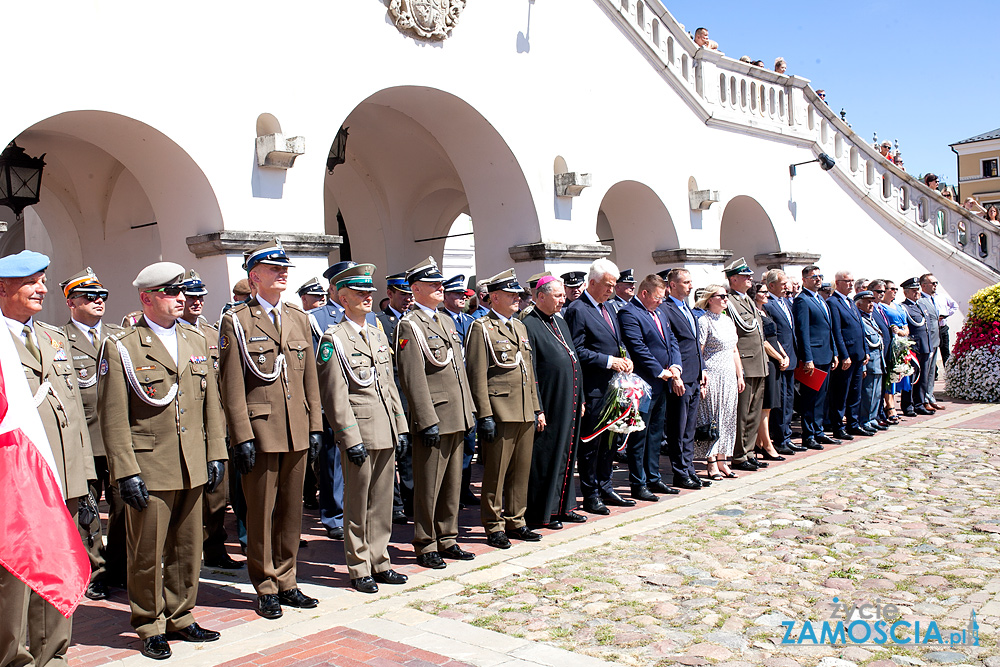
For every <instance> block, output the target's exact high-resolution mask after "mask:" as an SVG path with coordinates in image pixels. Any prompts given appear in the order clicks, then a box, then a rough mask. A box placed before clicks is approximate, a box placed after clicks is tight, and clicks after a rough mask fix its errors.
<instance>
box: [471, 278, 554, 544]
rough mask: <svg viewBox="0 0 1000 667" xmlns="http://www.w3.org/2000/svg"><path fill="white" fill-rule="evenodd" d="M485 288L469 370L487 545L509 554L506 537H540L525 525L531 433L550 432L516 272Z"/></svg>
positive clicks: (474, 325) (490, 281)
mask: <svg viewBox="0 0 1000 667" xmlns="http://www.w3.org/2000/svg"><path fill="white" fill-rule="evenodd" d="M486 285H487V289H488V290H489V292H490V307H491V309H490V312H489V313H488V314H486V315H484V316H483V317H480V318H479V319H478V320H476V321H475V322H473V323H472V326H471V327H469V333H468V336H467V337H466V341H465V349H466V370H467V372H468V375H469V385H470V387H471V391H472V398H473V400H474V401H475V404H476V415H477V417H478V420H479V426H478V431H479V438H480V447H481V448H482V451H483V458H484V465H485V471H484V472H483V491H482V495H481V500H480V508H481V513H482V520H483V527H484V528H485V529H486V542H487V543H488V544H489V545H490V546H492V547H496V548H498V549H509V548H510V540H509V539H508V538H514V539H518V540H527V541H531V542H537V541H538V540H540V539H542V536H541V535H540V534H538V533H536V532H534V531H533V530H531V529H529V528H528V527H527V526H526V525H525V522H524V513H525V510H526V509H527V502H528V477H529V475H530V472H531V450H532V442H533V441H534V431H535V428H536V425H537V428H538V430H540V431H541V430H543V429H544V428H545V415H544V414H542V413H541V411H540V410H539V409H538V395H537V394H536V393H535V375H534V372H533V370H532V361H531V344H530V343H529V342H528V330H527V329H526V328H525V327H524V323H523V322H521V320H519V319H517V318H516V317H514V315H516V314H517V309H518V304H519V302H520V293H521V286H520V285H518V284H517V277H516V276H515V275H514V269H508V270H507V271H504V272H503V273H500V274H497V275H495V276H493V277H492V278H490V279H488V280H487V281H486ZM501 507H502V508H503V513H502V514H501Z"/></svg>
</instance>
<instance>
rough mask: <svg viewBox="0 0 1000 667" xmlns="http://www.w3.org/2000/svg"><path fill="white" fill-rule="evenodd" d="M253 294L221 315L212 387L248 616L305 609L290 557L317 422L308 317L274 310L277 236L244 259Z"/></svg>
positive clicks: (279, 288) (281, 260) (281, 271)
mask: <svg viewBox="0 0 1000 667" xmlns="http://www.w3.org/2000/svg"><path fill="white" fill-rule="evenodd" d="M244 258H245V261H244V264H243V266H244V268H245V269H246V270H247V274H248V276H249V280H250V284H251V287H252V289H254V290H255V292H254V296H253V297H252V298H251V299H250V301H249V302H247V303H245V304H240V305H238V306H235V307H233V309H232V310H230V311H229V312H228V313H226V316H225V317H224V318H222V326H221V335H220V336H219V347H220V358H219V367H220V382H221V387H222V401H223V407H224V408H225V411H226V422H227V423H228V425H229V440H230V443H231V445H232V448H233V461H234V463H235V465H236V466H237V467H238V468H239V471H240V474H242V476H243V493H244V496H245V497H246V503H247V571H248V573H249V575H250V581H251V583H252V584H253V586H254V588H255V589H256V591H257V607H256V611H257V613H258V614H260V615H261V616H263V617H264V618H272V619H273V618H279V617H280V616H281V613H282V612H281V607H282V605H284V606H289V607H300V608H304V609H311V608H313V607H315V606H316V605H317V603H318V601H317V600H316V599H315V598H312V597H309V596H307V595H305V594H304V593H303V592H302V591H300V590H299V588H298V585H297V583H296V581H295V559H296V557H297V555H298V552H299V536H300V534H301V532H302V485H303V481H304V480H305V474H306V460H307V456H308V452H309V450H313V451H317V450H318V449H319V446H320V441H321V439H322V430H323V420H322V412H321V407H320V398H319V383H318V382H317V380H316V355H315V353H314V351H313V346H312V340H311V333H312V332H311V329H310V326H309V318H308V316H307V315H306V313H305V311H303V310H302V309H301V308H299V307H298V306H295V305H292V304H289V303H281V294H282V292H284V291H285V289H286V287H287V282H288V267H289V266H291V265H292V263H291V261H289V259H288V256H287V255H286V254H285V250H284V248H282V246H281V242H280V241H278V240H277V239H275V240H274V242H272V243H265V244H263V245H260V246H257V247H256V248H254V249H253V250H250V251H247V252H246V253H245V254H244Z"/></svg>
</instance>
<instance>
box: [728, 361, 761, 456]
mask: <svg viewBox="0 0 1000 667" xmlns="http://www.w3.org/2000/svg"><path fill="white" fill-rule="evenodd" d="M766 379H767V378H744V381H745V382H746V387H745V388H744V389H743V391H742V392H740V395H739V398H737V399H736V443H735V444H734V445H733V461H746V460H747V458H749V457H750V456H751V455H752V454H753V451H754V447H756V445H757V429H758V428H759V427H760V419H761V414H760V410H761V406H763V405H764V380H766Z"/></svg>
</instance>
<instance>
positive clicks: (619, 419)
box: [582, 372, 652, 448]
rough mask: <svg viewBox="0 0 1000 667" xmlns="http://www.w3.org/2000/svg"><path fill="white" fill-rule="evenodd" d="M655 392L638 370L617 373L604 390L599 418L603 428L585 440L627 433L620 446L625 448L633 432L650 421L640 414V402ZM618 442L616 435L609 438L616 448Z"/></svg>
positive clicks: (599, 428)
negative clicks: (646, 421)
mask: <svg viewBox="0 0 1000 667" xmlns="http://www.w3.org/2000/svg"><path fill="white" fill-rule="evenodd" d="M651 391H652V389H651V388H650V386H649V384H648V383H647V382H646V381H645V380H643V379H642V378H641V377H639V376H638V375H636V374H635V373H622V372H618V373H615V374H614V375H613V376H612V377H611V381H610V382H609V383H608V390H607V391H606V392H604V402H603V403H602V404H601V408H600V412H599V414H600V417H599V418H598V420H597V423H598V424H599V427H598V429H597V431H595V432H594V433H592V434H590V435H588V436H587V437H585V438H582V441H583V442H590V441H591V440H593V439H594V438H597V437H598V436H600V435H601V434H602V433H605V432H608V433H615V434H622V435H624V436H625V438H624V441H623V442H622V443H621V445H620V446H621V447H624V446H625V441H627V440H628V435H629V434H630V433H634V432H636V431H641V430H643V429H644V428H646V423H645V422H644V421H643V420H642V416H641V415H640V414H639V405H640V403H641V402H642V399H643V398H644V397H647V396H649V394H650V392H651ZM614 442H615V438H614V437H613V436H612V437H611V438H609V446H611V447H612V448H614V447H615V445H614V444H613V443H614Z"/></svg>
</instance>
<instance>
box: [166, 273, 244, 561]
mask: <svg viewBox="0 0 1000 667" xmlns="http://www.w3.org/2000/svg"><path fill="white" fill-rule="evenodd" d="M182 285H183V287H184V314H183V315H181V318H180V319H182V320H184V321H185V322H186V323H188V324H190V325H191V326H193V327H194V328H195V329H198V330H199V331H201V333H202V335H203V336H205V341H206V342H207V343H208V363H210V364H211V365H212V370H214V371H215V376H216V380H218V374H219V330H218V329H217V328H215V326H214V325H212V324H210V323H209V322H208V320H206V319H205V318H204V316H203V315H202V311H203V310H204V307H205V297H206V296H208V287H207V286H206V285H205V281H203V280H202V279H201V276H199V275H198V272H197V271H195V270H194V269H191V270H190V271H188V272H187V274H186V275H185V276H184V282H183V283H182ZM228 478H229V471H228V470H226V471H225V472H224V476H223V478H222V483H220V484H219V486H218V488H216V489H214V490H212V491H209V490H208V488H207V487H206V488H205V497H204V499H203V500H202V517H203V520H204V524H205V532H204V543H203V546H202V554H203V557H204V559H205V565H207V566H208V567H221V568H223V569H227V570H238V569H239V568H241V567H243V563H241V562H238V561H235V560H233V559H232V558H230V557H229V554H228V553H227V552H226V539H227V537H228V536H227V535H226V525H225V524H226V494H227V491H228V490H229V479H228Z"/></svg>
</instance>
